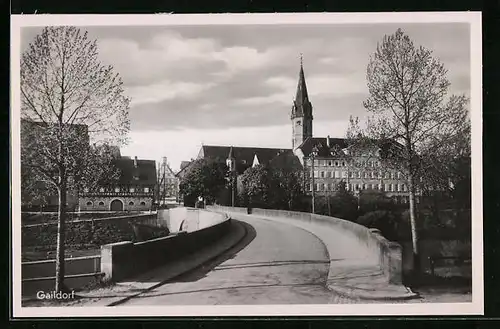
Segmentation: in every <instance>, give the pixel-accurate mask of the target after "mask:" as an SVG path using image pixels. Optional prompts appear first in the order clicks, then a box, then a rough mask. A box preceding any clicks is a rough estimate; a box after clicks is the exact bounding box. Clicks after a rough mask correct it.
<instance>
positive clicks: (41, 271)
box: [21, 256, 101, 296]
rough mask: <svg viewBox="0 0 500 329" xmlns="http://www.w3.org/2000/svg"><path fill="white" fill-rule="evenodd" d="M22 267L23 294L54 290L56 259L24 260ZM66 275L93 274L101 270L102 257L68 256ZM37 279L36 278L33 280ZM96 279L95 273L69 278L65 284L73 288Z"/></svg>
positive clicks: (29, 294) (28, 294)
mask: <svg viewBox="0 0 500 329" xmlns="http://www.w3.org/2000/svg"><path fill="white" fill-rule="evenodd" d="M21 266H22V268H21V275H22V288H21V294H22V296H31V295H34V294H36V292H38V291H45V292H49V291H52V290H54V287H55V275H56V261H55V260H53V259H51V260H42V261H35V262H23V263H22V265H21ZM65 266H66V273H65V274H66V275H67V276H68V275H78V274H92V273H99V272H100V271H101V257H100V256H91V257H75V258H67V259H66V261H65ZM33 279H36V280H33ZM93 280H94V276H93V275H89V276H85V277H78V278H67V279H65V284H66V285H67V286H68V287H69V288H71V289H77V288H80V287H83V286H85V285H86V284H88V283H90V282H92V281H93Z"/></svg>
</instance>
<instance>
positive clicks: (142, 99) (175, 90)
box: [126, 80, 214, 106]
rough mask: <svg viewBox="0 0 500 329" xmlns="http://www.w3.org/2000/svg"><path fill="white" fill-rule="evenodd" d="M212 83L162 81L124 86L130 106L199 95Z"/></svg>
mask: <svg viewBox="0 0 500 329" xmlns="http://www.w3.org/2000/svg"><path fill="white" fill-rule="evenodd" d="M213 85H214V84H213V83H192V82H174V81H169V80H166V81H162V82H159V83H155V84H151V85H147V86H134V87H130V88H126V91H127V93H128V94H129V95H130V97H131V98H132V106H135V105H139V104H147V103H158V102H162V101H165V100H170V99H176V98H180V99H186V98H190V97H195V96H197V95H200V94H201V93H202V92H204V91H206V90H208V89H210V88H211V87H212V86H213Z"/></svg>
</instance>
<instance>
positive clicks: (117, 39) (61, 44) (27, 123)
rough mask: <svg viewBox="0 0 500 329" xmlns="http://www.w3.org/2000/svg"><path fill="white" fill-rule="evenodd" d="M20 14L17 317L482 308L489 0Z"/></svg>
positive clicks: (15, 71)
mask: <svg viewBox="0 0 500 329" xmlns="http://www.w3.org/2000/svg"><path fill="white" fill-rule="evenodd" d="M11 33H12V34H11V35H12V39H11V56H12V59H13V60H12V61H11V72H12V80H11V95H12V103H11V104H12V105H11V115H12V120H11V129H12V157H11V159H12V163H11V165H12V205H13V209H12V210H13V211H12V214H13V217H12V225H11V227H12V239H11V241H12V267H11V270H12V280H13V281H12V289H11V292H12V302H13V304H12V305H13V316H14V317H20V318H21V317H109V316H113V317H117V316H118V317H119V316H148V317H154V316H162V317H169V316H248V315H251V316H322V315H346V316H347V315H470V314H477V315H479V314H483V312H484V305H483V258H482V254H483V249H482V248H483V238H482V235H483V234H482V231H483V225H482V224H483V217H482V153H481V152H482V151H481V149H482V139H481V138H482V137H481V136H482V132H481V129H482V128H481V127H482V122H481V111H482V100H481V97H482V87H481V81H482V75H481V74H482V73H481V67H482V65H481V56H482V55H481V46H482V45H481V14H480V13H478V12H453V13H451V12H447V13H440V12H428V13H349V14H348V13H342V14H341V13H321V14H320V13H317V14H210V15H171V14H165V15H18V16H13V17H12V32H11ZM360 306H362V307H360Z"/></svg>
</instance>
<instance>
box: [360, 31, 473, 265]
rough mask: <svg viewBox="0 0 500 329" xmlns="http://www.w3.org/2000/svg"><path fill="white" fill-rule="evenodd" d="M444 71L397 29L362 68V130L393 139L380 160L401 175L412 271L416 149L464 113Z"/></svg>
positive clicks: (449, 131) (440, 136) (445, 138)
mask: <svg viewBox="0 0 500 329" xmlns="http://www.w3.org/2000/svg"><path fill="white" fill-rule="evenodd" d="M446 73H447V71H446V69H445V68H444V65H443V64H442V63H441V62H440V61H439V60H438V59H436V58H434V57H433V56H432V51H431V50H428V49H426V48H424V47H422V46H420V47H417V46H415V45H414V44H413V42H412V41H411V40H410V38H409V37H408V36H407V35H406V34H405V33H404V32H403V31H402V30H401V29H398V30H397V31H396V32H395V33H394V34H392V35H386V36H384V38H383V40H382V42H381V43H379V44H378V45H377V49H376V51H375V53H374V54H373V55H372V56H371V58H370V62H369V64H368V68H367V85H368V90H369V97H368V98H367V100H366V101H365V102H364V103H363V104H364V107H365V108H366V109H367V110H368V111H369V112H370V113H372V116H371V118H370V119H369V120H368V123H367V129H366V131H365V133H366V135H367V136H368V137H369V138H370V139H371V140H375V141H394V142H395V143H392V144H391V148H389V150H388V152H387V153H388V154H387V155H386V157H385V165H386V166H392V167H394V168H397V169H398V170H401V172H402V173H403V174H404V176H405V178H406V180H407V185H408V189H409V195H410V197H409V201H410V202H409V212H410V222H411V231H412V247H413V263H414V269H415V271H416V272H419V270H420V264H419V256H418V253H419V251H418V234H417V229H416V211H415V209H416V200H415V195H416V189H417V184H418V181H419V172H420V168H421V166H422V161H421V158H420V157H419V154H421V153H422V152H424V153H425V150H427V149H428V146H429V145H430V144H431V143H432V144H433V145H434V146H435V147H442V146H443V145H446V144H448V143H449V139H450V138H451V137H452V136H455V135H456V134H457V132H458V131H459V130H460V129H459V127H461V125H462V124H463V120H464V113H466V109H465V105H466V103H465V101H466V98H465V97H462V96H460V97H450V98H449V99H447V98H446V96H447V92H448V87H449V85H450V83H449V81H448V79H447V78H446ZM436 141H439V142H436Z"/></svg>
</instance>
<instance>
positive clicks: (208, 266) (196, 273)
mask: <svg viewBox="0 0 500 329" xmlns="http://www.w3.org/2000/svg"><path fill="white" fill-rule="evenodd" d="M231 221H233V222H234V223H236V224H237V225H241V226H243V228H244V229H245V231H246V234H245V237H244V238H243V239H242V240H241V241H240V242H239V243H238V244H237V245H235V246H234V247H232V248H231V249H229V250H228V251H226V252H224V253H223V254H221V255H219V256H217V257H216V258H215V259H213V260H211V261H208V262H207V263H204V264H203V265H201V266H199V267H197V268H195V269H193V270H191V271H189V272H186V273H184V274H182V275H180V276H178V277H176V278H174V279H172V280H170V281H169V283H173V282H193V281H198V280H200V279H202V278H204V277H205V276H206V275H207V273H209V272H210V271H212V270H213V269H214V268H215V267H217V266H218V265H220V264H222V263H224V262H225V261H227V260H229V259H232V258H234V257H235V256H236V254H238V253H239V252H240V251H241V250H243V249H244V248H246V246H248V245H249V244H250V243H251V242H252V241H253V240H254V239H255V237H256V236H257V232H256V231H255V229H254V228H253V227H252V225H250V224H248V223H245V222H242V221H239V220H235V219H231Z"/></svg>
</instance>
